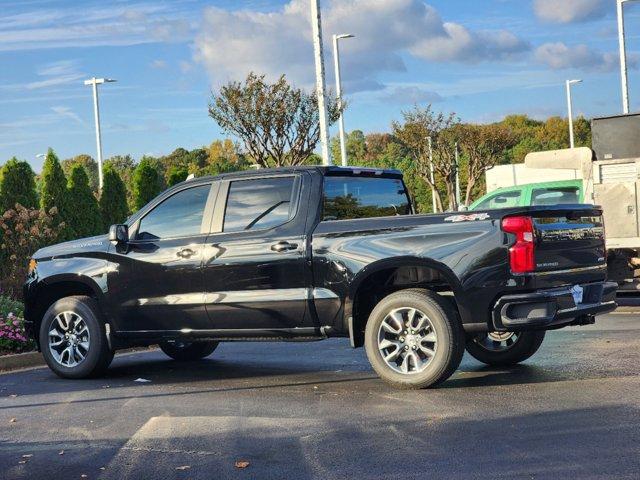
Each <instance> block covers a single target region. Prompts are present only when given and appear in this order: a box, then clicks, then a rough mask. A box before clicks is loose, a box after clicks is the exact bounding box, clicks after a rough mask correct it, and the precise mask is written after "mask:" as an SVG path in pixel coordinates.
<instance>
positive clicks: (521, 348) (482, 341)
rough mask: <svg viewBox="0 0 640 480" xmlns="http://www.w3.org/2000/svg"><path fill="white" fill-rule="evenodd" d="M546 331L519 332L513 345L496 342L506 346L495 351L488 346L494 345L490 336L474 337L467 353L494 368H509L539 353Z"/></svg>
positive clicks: (496, 347) (480, 335)
mask: <svg viewBox="0 0 640 480" xmlns="http://www.w3.org/2000/svg"><path fill="white" fill-rule="evenodd" d="M545 333H546V332H545V331H544V330H542V331H534V332H519V333H518V334H517V335H518V336H517V338H516V339H515V340H514V341H513V343H512V344H511V345H506V342H495V343H500V345H504V346H503V347H502V348H500V347H498V346H497V345H496V346H495V349H491V348H488V347H487V345H491V343H494V342H492V341H491V338H490V337H488V335H489V334H487V333H483V334H479V335H474V336H473V337H471V338H469V339H468V340H467V352H469V355H471V356H472V357H473V358H475V359H476V360H478V361H480V362H482V363H486V364H487V365H492V366H508V365H515V364H517V363H520V362H524V361H525V360H526V359H528V358H530V357H531V356H532V355H533V354H534V353H536V352H537V351H538V349H539V348H540V345H542V341H543V340H544V335H545Z"/></svg>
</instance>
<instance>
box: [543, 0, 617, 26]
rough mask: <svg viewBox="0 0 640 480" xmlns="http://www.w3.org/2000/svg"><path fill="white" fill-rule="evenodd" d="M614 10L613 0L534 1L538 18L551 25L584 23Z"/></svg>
mask: <svg viewBox="0 0 640 480" xmlns="http://www.w3.org/2000/svg"><path fill="white" fill-rule="evenodd" d="M608 9H611V10H612V11H614V10H615V1H613V0H534V2H533V10H534V12H535V14H536V16H537V17H538V18H540V19H541V20H544V21H546V22H552V23H573V22H586V21H589V20H594V19H596V18H601V17H603V16H605V15H606V13H607V10H608Z"/></svg>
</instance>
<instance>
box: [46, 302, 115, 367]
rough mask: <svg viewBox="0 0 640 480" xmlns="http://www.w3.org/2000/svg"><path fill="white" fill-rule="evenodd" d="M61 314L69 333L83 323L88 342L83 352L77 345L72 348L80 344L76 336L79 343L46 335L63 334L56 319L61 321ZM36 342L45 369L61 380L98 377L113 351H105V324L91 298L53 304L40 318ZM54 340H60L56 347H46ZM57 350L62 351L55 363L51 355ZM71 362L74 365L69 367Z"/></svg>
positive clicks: (107, 345) (106, 344)
mask: <svg viewBox="0 0 640 480" xmlns="http://www.w3.org/2000/svg"><path fill="white" fill-rule="evenodd" d="M65 312H66V313H67V316H68V318H70V319H71V320H70V321H69V322H68V323H67V324H68V325H69V326H70V327H69V332H71V331H72V330H73V329H74V328H75V327H76V326H78V328H80V325H81V323H80V322H83V323H84V325H83V327H84V326H86V331H87V332H88V337H83V338H84V339H87V338H88V340H89V341H88V348H87V349H81V348H80V346H79V345H78V344H74V342H79V343H80V344H82V342H81V341H80V340H82V338H81V336H80V335H78V336H77V338H78V339H80V340H77V339H76V337H75V336H74V338H73V341H72V340H71V339H65V337H64V336H62V335H59V336H51V335H50V332H51V331H53V330H56V331H59V332H63V331H64V330H63V329H61V328H60V325H61V324H59V323H58V320H57V318H58V316H59V315H62V317H61V318H64V313H65ZM78 319H80V320H78ZM83 331H84V329H83ZM74 335H75V333H74ZM83 335H84V334H83ZM39 338H40V348H41V350H42V355H43V356H44V359H45V361H46V362H47V365H48V366H49V368H50V369H51V370H53V372H54V373H55V374H56V375H58V376H60V377H62V378H76V379H77V378H89V377H96V376H99V375H101V374H102V373H104V372H105V371H106V370H107V368H108V367H109V365H110V364H111V361H112V360H113V351H112V350H111V349H110V348H109V343H108V341H107V335H106V332H105V323H104V321H103V320H102V315H101V314H100V310H99V308H98V304H97V303H96V301H95V300H94V299H93V298H91V297H85V296H73V297H65V298H61V299H60V300H58V301H56V302H55V303H54V304H53V305H51V306H50V307H49V308H48V309H47V311H46V313H45V314H44V316H43V318H42V322H41V323H40V334H39ZM56 338H59V339H60V345H59V346H57V347H50V343H49V341H50V339H51V341H52V342H57V341H58V340H56ZM70 342H71V343H70ZM72 344H73V348H72ZM60 349H62V350H63V353H62V354H61V355H58V359H56V358H55V357H54V353H53V351H56V352H58V351H59V350H60ZM52 350H53V351H52ZM64 350H67V352H64ZM70 352H73V353H70ZM81 354H84V358H82V359H80V355H81ZM65 359H66V360H65ZM72 359H73V360H72ZM72 361H73V362H77V363H75V364H73V365H72V364H71V362H72Z"/></svg>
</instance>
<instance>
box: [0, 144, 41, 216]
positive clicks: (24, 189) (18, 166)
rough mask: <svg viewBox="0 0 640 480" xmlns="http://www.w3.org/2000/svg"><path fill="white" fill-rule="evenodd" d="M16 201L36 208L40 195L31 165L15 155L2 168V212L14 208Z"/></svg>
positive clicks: (0, 182) (0, 208)
mask: <svg viewBox="0 0 640 480" xmlns="http://www.w3.org/2000/svg"><path fill="white" fill-rule="evenodd" d="M16 203H19V204H20V205H22V206H23V207H26V208H36V207H37V206H38V195H37V193H36V182H35V174H34V173H33V170H32V169H31V165H29V163H27V162H21V161H19V160H18V159H17V158H15V157H14V158H12V159H11V160H9V161H8V162H7V163H5V164H4V166H3V167H2V170H0V214H2V213H3V212H5V211H7V210H9V209H11V208H14V207H15V206H16Z"/></svg>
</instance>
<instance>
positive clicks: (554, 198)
mask: <svg viewBox="0 0 640 480" xmlns="http://www.w3.org/2000/svg"><path fill="white" fill-rule="evenodd" d="M583 201H584V189H583V188H582V180H563V181H560V182H542V183H529V184H526V185H517V186H514V187H504V188H498V189H497V190H494V191H492V192H489V193H487V194H486V195H484V196H483V197H480V198H479V199H478V200H476V201H475V202H473V203H472V204H471V206H470V207H469V210H492V209H494V208H509V207H524V206H534V205H568V204H576V203H583Z"/></svg>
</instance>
